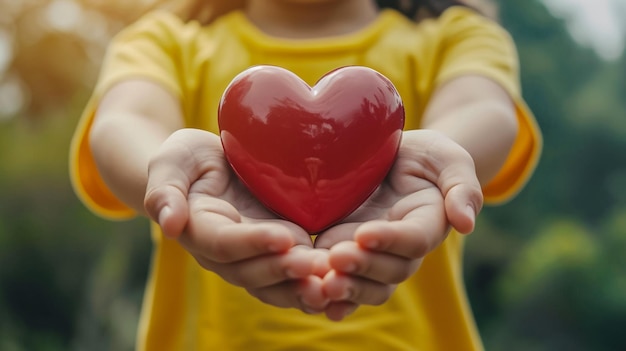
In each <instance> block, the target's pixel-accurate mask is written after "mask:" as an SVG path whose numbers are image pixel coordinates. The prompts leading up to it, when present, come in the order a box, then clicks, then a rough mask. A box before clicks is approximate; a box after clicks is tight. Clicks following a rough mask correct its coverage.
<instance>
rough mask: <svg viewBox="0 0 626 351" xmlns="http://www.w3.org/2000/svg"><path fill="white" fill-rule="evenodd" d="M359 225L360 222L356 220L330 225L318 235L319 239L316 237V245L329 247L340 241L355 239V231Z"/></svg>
mask: <svg viewBox="0 0 626 351" xmlns="http://www.w3.org/2000/svg"><path fill="white" fill-rule="evenodd" d="M359 225H361V223H360V222H354V223H341V224H337V225H335V226H333V227H330V228H329V229H327V230H326V231H325V232H323V233H322V234H320V235H318V237H317V239H315V247H316V248H325V249H329V248H331V247H333V245H335V244H337V243H339V242H342V241H348V240H353V239H354V232H355V231H356V229H357V228H358V227H359Z"/></svg>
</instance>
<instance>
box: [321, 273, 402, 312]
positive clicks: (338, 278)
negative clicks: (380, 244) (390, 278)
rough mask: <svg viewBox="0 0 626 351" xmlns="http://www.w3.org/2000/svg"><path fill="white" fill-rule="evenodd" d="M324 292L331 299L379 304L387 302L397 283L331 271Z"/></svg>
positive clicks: (325, 281)
mask: <svg viewBox="0 0 626 351" xmlns="http://www.w3.org/2000/svg"><path fill="white" fill-rule="evenodd" d="M323 284H324V285H323V290H324V294H325V295H326V296H327V297H328V298H329V299H330V300H331V301H345V302H353V303H355V304H359V305H374V306H378V305H381V304H383V303H385V302H386V301H387V300H388V299H389V297H391V294H392V293H393V292H394V291H395V289H396V285H392V284H383V283H380V282H375V281H373V280H369V279H364V278H360V277H356V276H352V275H345V274H341V273H337V272H335V271H331V272H330V273H328V274H327V275H326V276H325V277H324V279H323Z"/></svg>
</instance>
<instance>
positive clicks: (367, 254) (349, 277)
mask: <svg viewBox="0 0 626 351" xmlns="http://www.w3.org/2000/svg"><path fill="white" fill-rule="evenodd" d="M481 207H482V191H481V188H480V184H479V182H478V179H477V177H476V173H475V170H474V164H473V161H472V158H471V157H470V155H469V154H468V153H467V152H466V151H465V150H464V149H463V148H462V147H460V146H459V145H457V144H456V143H454V142H453V141H451V140H450V139H448V138H447V137H445V136H443V135H441V134H439V133H436V132H432V131H427V130H416V131H410V132H405V133H404V135H403V141H402V145H401V147H400V151H399V154H398V159H397V161H396V163H395V164H394V167H393V169H392V170H391V171H390V174H389V176H388V177H387V179H386V180H385V182H384V183H383V184H382V185H381V187H380V188H379V189H378V190H377V191H376V192H375V193H374V194H373V195H372V197H371V198H370V199H368V201H367V202H366V203H365V204H363V205H362V206H361V207H360V208H359V209H358V210H357V211H356V212H354V213H353V214H352V215H350V216H349V217H348V218H347V219H346V220H345V221H344V222H343V223H342V224H339V225H337V226H335V227H332V228H330V229H329V230H328V231H326V232H325V233H323V234H321V235H320V236H319V238H318V239H317V241H316V243H315V246H316V247H319V248H328V249H329V250H330V251H329V254H330V257H329V264H330V266H331V268H332V270H331V271H330V272H329V273H328V274H327V275H326V276H325V277H324V279H323V289H324V292H325V294H326V296H328V297H329V298H330V300H331V301H332V302H331V303H330V304H329V305H328V306H327V307H326V309H325V313H326V315H327V316H328V317H329V318H330V319H333V320H340V319H342V318H343V317H345V316H346V315H348V314H349V313H351V312H352V311H354V310H355V309H356V308H357V307H358V306H359V305H361V304H368V305H378V304H382V303H384V302H385V301H387V299H388V298H389V297H390V296H391V294H392V293H393V291H394V290H395V287H396V285H397V284H398V283H401V282H403V281H404V280H406V279H407V278H408V277H410V276H411V275H412V274H414V273H415V272H416V271H417V269H418V267H419V265H420V264H421V262H422V259H423V257H424V256H425V255H426V254H427V253H429V252H430V251H432V250H433V249H435V248H436V247H437V246H438V245H440V244H441V242H442V241H443V240H444V239H445V238H446V236H447V234H448V232H449V230H450V226H454V227H455V228H456V229H457V230H458V231H460V232H462V233H469V232H471V231H472V230H473V228H474V223H475V216H476V214H477V213H478V212H479V211H480V209H481Z"/></svg>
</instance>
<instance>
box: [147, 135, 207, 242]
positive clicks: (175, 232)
mask: <svg viewBox="0 0 626 351" xmlns="http://www.w3.org/2000/svg"><path fill="white" fill-rule="evenodd" d="M184 132H185V131H184V130H182V131H177V132H174V133H173V134H172V135H171V136H170V137H169V138H168V139H167V140H166V141H165V142H164V143H163V144H162V145H161V147H160V149H159V150H158V151H157V153H156V154H155V156H154V157H153V158H152V159H151V160H150V163H149V165H148V184H147V186H146V195H145V197H144V208H145V210H146V212H147V213H148V216H150V218H152V220H154V221H155V222H157V223H158V224H159V225H160V226H161V229H162V230H163V233H164V234H165V235H166V236H168V237H171V238H175V237H178V236H179V235H181V234H182V232H183V230H184V229H185V227H186V226H187V222H188V220H189V205H188V203H187V195H188V194H189V188H190V187H191V183H192V182H193V181H194V180H195V179H196V178H197V176H198V175H197V174H196V173H198V170H197V168H196V167H194V163H193V160H194V157H193V155H192V154H191V149H190V148H189V147H187V146H186V145H185V144H184V140H185V135H184Z"/></svg>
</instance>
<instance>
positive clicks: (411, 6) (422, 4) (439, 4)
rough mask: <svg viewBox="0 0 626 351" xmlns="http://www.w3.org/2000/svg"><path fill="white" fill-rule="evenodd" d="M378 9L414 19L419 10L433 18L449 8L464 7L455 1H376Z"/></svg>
mask: <svg viewBox="0 0 626 351" xmlns="http://www.w3.org/2000/svg"><path fill="white" fill-rule="evenodd" d="M376 3H377V4H378V6H379V7H380V8H392V9H395V10H398V11H400V12H402V13H403V14H404V15H405V16H407V17H408V18H411V19H415V18H416V16H417V14H418V12H419V11H420V10H426V12H427V13H428V14H430V15H431V16H434V17H438V16H439V15H441V14H442V13H443V12H444V11H445V10H446V9H447V8H448V7H450V6H465V7H469V6H467V5H466V4H463V3H461V2H460V1H455V0H405V1H403V0H376Z"/></svg>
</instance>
